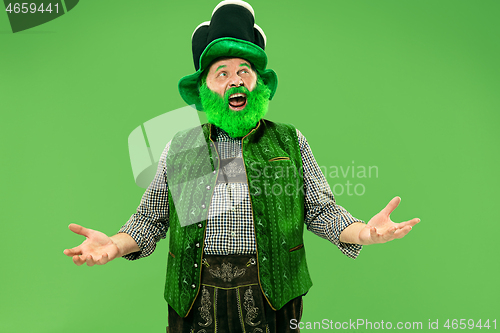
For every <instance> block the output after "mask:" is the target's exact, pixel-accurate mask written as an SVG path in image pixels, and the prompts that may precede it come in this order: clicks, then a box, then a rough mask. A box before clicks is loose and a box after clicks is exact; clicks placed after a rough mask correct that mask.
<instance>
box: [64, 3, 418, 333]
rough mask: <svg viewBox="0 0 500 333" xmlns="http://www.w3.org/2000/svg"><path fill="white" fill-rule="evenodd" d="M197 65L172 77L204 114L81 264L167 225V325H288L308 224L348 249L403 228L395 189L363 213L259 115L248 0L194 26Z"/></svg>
mask: <svg viewBox="0 0 500 333" xmlns="http://www.w3.org/2000/svg"><path fill="white" fill-rule="evenodd" d="M192 43H193V57H194V63H195V68H196V73H194V74H192V75H188V76H186V77H184V78H182V79H181V81H180V82H179V90H180V93H181V96H182V97H183V98H184V100H185V101H186V102H187V103H188V104H194V105H196V107H197V109H198V110H203V111H205V112H206V115H207V119H208V122H209V124H205V125H203V126H201V127H200V128H195V129H191V130H188V131H184V132H181V133H178V134H177V135H176V136H175V137H174V139H173V140H172V141H171V142H170V143H169V144H168V145H167V147H166V148H165V151H164V152H163V154H162V156H161V158H160V161H159V165H158V172H157V174H156V176H155V179H154V180H153V182H152V183H151V185H150V186H149V188H148V189H147V191H146V192H145V194H144V196H143V198H142V200H141V204H140V206H139V208H138V210H137V213H136V214H134V215H133V216H132V217H131V219H130V220H129V221H128V222H127V224H126V225H124V226H123V227H122V229H121V230H120V232H119V233H118V234H117V235H114V236H112V237H108V236H106V235H104V234H102V233H100V232H98V231H94V230H90V229H86V228H83V227H81V226H78V225H75V224H72V225H70V229H71V230H72V231H74V232H76V233H78V234H80V235H83V236H86V237H87V239H86V240H85V241H84V242H83V243H82V244H81V245H80V246H78V247H75V248H73V249H71V250H65V251H64V253H65V254H66V255H68V256H72V257H73V261H74V263H75V264H77V265H82V264H84V263H87V265H88V266H92V265H94V264H105V263H107V262H109V261H111V260H113V259H115V258H118V257H125V258H127V259H131V260H132V259H138V258H142V257H145V256H148V255H149V254H151V253H152V252H153V251H154V248H155V244H156V242H157V241H158V240H160V239H161V238H165V234H166V232H167V229H170V249H169V259H168V264H167V281H166V285H165V299H166V300H167V303H168V304H169V328H168V330H169V331H170V332H200V333H201V332H205V333H207V332H292V331H295V330H292V328H291V327H290V321H291V320H292V319H295V320H297V321H300V317H301V314H302V296H303V295H304V294H305V293H307V291H308V290H309V288H310V287H311V285H312V282H311V279H310V277H309V273H308V269H307V264H306V257H305V248H304V244H303V239H302V233H303V226H304V224H305V225H306V226H307V228H308V229H309V230H311V231H312V232H314V233H315V234H317V235H319V236H320V237H323V238H326V239H328V240H330V241H331V242H332V243H334V244H335V245H337V246H338V247H339V249H340V250H341V251H342V252H343V253H344V254H346V255H348V256H350V257H352V258H355V257H356V256H357V255H358V254H359V251H360V250H361V245H367V244H375V243H384V242H387V241H390V240H393V239H395V238H402V237H404V236H405V235H406V234H407V233H408V232H409V231H410V230H411V228H412V226H414V225H415V224H416V223H418V222H419V220H418V219H412V220H410V221H407V222H403V223H393V222H392V221H391V220H390V216H389V215H390V213H391V212H392V211H393V210H394V209H395V208H396V207H397V205H398V204H399V201H400V199H399V198H398V197H396V198H394V199H393V200H391V202H389V204H388V205H387V207H385V208H384V209H383V210H382V211H381V212H380V213H378V214H377V215H375V216H374V217H373V218H372V219H371V220H370V221H369V222H368V224H365V223H363V222H362V221H360V220H357V219H355V218H354V217H352V216H351V215H350V214H349V213H348V212H347V211H346V210H345V209H344V208H342V207H340V206H338V205H336V203H335V200H334V198H333V195H332V193H331V191H330V189H329V186H328V184H327V182H326V180H325V178H324V176H323V175H322V173H321V171H320V169H319V167H318V165H317V163H316V161H315V160H314V157H313V155H312V152H311V150H310V148H309V145H308V144H307V141H306V139H305V138H304V136H303V135H302V134H301V133H300V132H299V131H298V130H296V129H295V128H294V127H293V126H291V125H285V124H277V123H273V122H270V121H267V120H264V119H263V117H264V115H265V114H266V112H267V108H268V103H269V100H270V99H272V97H273V96H274V93H275V91H276V87H277V77H276V74H275V73H274V71H272V70H270V69H266V65H267V56H266V54H265V52H264V48H265V43H266V38H265V35H264V33H263V31H262V29H260V27H258V26H257V25H255V24H254V14H253V9H252V7H250V5H248V4H247V3H245V2H243V1H223V2H221V3H220V4H219V5H218V6H217V7H216V8H215V10H214V12H213V14H212V19H211V21H210V22H209V23H208V22H206V23H204V24H202V25H200V26H199V27H198V28H197V29H196V30H195V33H194V34H193V37H192Z"/></svg>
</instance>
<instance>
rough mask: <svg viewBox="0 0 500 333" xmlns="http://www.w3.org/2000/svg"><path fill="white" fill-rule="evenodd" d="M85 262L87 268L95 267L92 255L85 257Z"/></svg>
mask: <svg viewBox="0 0 500 333" xmlns="http://www.w3.org/2000/svg"><path fill="white" fill-rule="evenodd" d="M85 262H86V263H87V266H89V267H92V266H94V265H95V261H94V258H92V255H90V254H89V255H87V257H86V258H85Z"/></svg>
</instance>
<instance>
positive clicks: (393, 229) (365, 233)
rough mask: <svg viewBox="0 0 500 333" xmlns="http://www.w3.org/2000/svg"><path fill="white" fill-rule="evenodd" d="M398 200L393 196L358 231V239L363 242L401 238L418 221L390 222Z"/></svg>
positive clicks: (372, 242) (382, 241)
mask: <svg viewBox="0 0 500 333" xmlns="http://www.w3.org/2000/svg"><path fill="white" fill-rule="evenodd" d="M400 202H401V198H400V197H395V198H394V199H392V200H391V201H390V202H389V203H388V204H387V206H386V207H385V208H384V209H382V210H381V211H380V213H378V214H377V215H375V216H373V217H372V218H371V219H370V221H368V224H367V225H366V227H365V228H363V229H362V230H361V231H360V233H359V239H360V240H361V241H362V242H363V243H364V244H375V243H385V242H388V241H391V240H393V239H397V238H403V237H404V236H405V235H406V234H407V233H409V232H410V230H411V229H412V227H413V226H414V225H415V224H417V223H418V222H420V219H418V218H414V219H412V220H409V221H405V222H401V223H394V222H392V221H391V216H390V215H391V213H392V212H393V211H394V209H396V207H397V206H398V205H399V203H400Z"/></svg>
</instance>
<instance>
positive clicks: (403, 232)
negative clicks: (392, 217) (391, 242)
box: [394, 226, 412, 239]
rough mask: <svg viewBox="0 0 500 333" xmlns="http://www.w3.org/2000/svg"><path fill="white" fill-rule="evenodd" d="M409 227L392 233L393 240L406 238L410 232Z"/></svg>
mask: <svg viewBox="0 0 500 333" xmlns="http://www.w3.org/2000/svg"><path fill="white" fill-rule="evenodd" d="M411 229H412V228H411V226H406V227H404V228H401V229H398V230H396V232H395V233H394V238H397V239H400V238H403V237H404V236H406V235H407V234H408V233H409V232H410V231H411Z"/></svg>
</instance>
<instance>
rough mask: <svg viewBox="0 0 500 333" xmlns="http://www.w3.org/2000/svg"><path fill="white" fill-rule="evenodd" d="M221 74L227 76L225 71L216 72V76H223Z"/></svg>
mask: <svg viewBox="0 0 500 333" xmlns="http://www.w3.org/2000/svg"><path fill="white" fill-rule="evenodd" d="M223 76H227V73H226V72H220V73H219V74H217V77H223Z"/></svg>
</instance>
